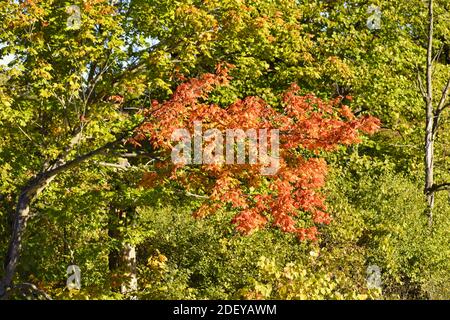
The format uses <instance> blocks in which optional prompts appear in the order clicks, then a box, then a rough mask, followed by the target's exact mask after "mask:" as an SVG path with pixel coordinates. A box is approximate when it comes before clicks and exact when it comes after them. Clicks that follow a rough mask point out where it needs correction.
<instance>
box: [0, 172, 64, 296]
mask: <svg viewBox="0 0 450 320" xmlns="http://www.w3.org/2000/svg"><path fill="white" fill-rule="evenodd" d="M55 177H56V173H55V174H54V175H49V176H44V175H42V176H41V177H40V178H37V179H34V180H32V181H31V182H30V184H29V185H28V186H27V187H25V188H24V190H23V191H22V193H21V194H20V196H19V200H18V202H17V206H16V212H15V214H14V221H13V227H12V233H11V238H10V241H9V246H8V252H7V254H6V259H5V274H4V276H3V278H2V280H1V281H0V297H2V296H3V295H4V294H5V293H6V290H7V289H8V288H11V287H12V283H13V278H14V274H15V272H16V269H17V264H18V262H19V258H20V253H21V250H22V242H23V235H24V233H25V230H26V226H27V222H28V219H29V218H30V205H31V202H32V201H33V199H34V198H36V197H37V196H39V194H40V193H41V192H42V191H43V190H44V189H45V187H47V185H48V184H49V183H50V182H51V181H52V180H53V179H54V178H55Z"/></svg>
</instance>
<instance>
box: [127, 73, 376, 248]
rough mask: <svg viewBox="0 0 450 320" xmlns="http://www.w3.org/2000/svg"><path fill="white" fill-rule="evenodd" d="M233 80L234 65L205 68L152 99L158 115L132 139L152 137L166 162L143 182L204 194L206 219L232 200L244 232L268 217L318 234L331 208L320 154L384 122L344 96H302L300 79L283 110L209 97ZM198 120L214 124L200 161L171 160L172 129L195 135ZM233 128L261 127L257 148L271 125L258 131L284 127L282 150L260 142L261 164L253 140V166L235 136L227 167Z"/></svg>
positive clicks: (249, 100) (304, 235)
mask: <svg viewBox="0 0 450 320" xmlns="http://www.w3.org/2000/svg"><path fill="white" fill-rule="evenodd" d="M229 80H230V78H229V76H228V69H227V68H226V67H224V66H220V65H219V66H218V70H217V74H216V75H213V74H205V75H203V76H201V77H199V78H196V79H191V80H189V81H187V82H186V83H184V84H182V85H180V86H179V87H178V88H177V89H176V90H175V92H174V94H173V96H172V97H171V99H169V100H167V101H165V102H163V103H158V102H157V101H154V102H153V106H152V108H150V109H148V110H146V111H144V112H145V113H149V114H150V113H151V114H152V117H150V118H148V119H149V120H148V121H145V122H144V124H142V125H141V126H140V127H139V128H138V129H137V135H136V136H135V137H134V138H133V139H132V140H131V142H132V143H134V144H135V145H136V146H142V145H141V143H144V142H146V141H147V140H149V143H150V148H151V149H152V150H154V152H155V153H157V154H158V159H160V160H162V161H163V162H162V163H157V164H156V165H155V169H154V171H153V172H151V173H149V174H147V175H146V176H145V177H144V179H143V181H142V184H143V185H145V186H147V187H155V185H158V183H159V184H161V183H163V182H164V181H166V179H167V178H168V179H169V180H170V181H175V182H176V183H177V184H178V185H177V186H178V187H180V188H182V189H183V190H187V191H188V192H190V193H194V194H197V193H198V192H199V191H200V192H201V193H202V194H201V195H200V196H203V197H207V198H208V200H209V201H207V202H206V203H204V204H203V205H202V206H201V207H200V208H199V209H198V210H197V211H196V212H195V215H196V216H200V217H201V216H205V215H207V214H209V213H213V212H215V211H216V210H218V209H220V208H221V207H222V206H223V204H228V205H229V208H230V209H232V210H233V209H234V210H237V212H238V213H237V215H236V216H235V217H234V219H233V222H234V223H235V224H236V225H237V229H238V230H240V231H242V232H243V233H246V234H248V233H251V232H253V231H254V230H255V229H258V228H260V227H263V226H264V225H265V224H266V223H268V222H269V221H270V222H271V223H272V224H273V226H275V227H278V228H280V229H281V230H282V231H285V232H292V233H295V234H297V236H298V237H299V239H301V240H305V239H312V240H314V239H316V235H317V227H316V224H318V225H320V224H324V223H325V224H327V223H329V221H330V216H329V214H328V213H326V212H325V211H326V207H325V204H324V198H323V197H322V196H321V195H320V193H319V189H320V188H321V187H323V185H324V183H325V176H326V163H325V161H324V160H323V159H321V158H320V157H318V156H317V155H319V154H321V153H322V152H327V151H333V150H335V149H336V148H337V147H338V146H340V145H351V144H354V143H357V142H358V141H359V137H358V135H359V133H360V132H365V133H374V132H376V131H377V130H378V128H379V125H380V122H379V120H378V119H376V118H374V117H370V116H363V117H359V118H356V117H355V116H354V115H353V113H352V112H351V110H350V108H349V107H348V106H346V105H345V104H343V103H342V99H343V98H344V97H338V98H336V99H334V100H332V101H330V102H325V101H323V100H322V99H320V98H318V97H316V96H314V95H313V94H308V95H304V96H301V95H298V91H299V90H300V88H299V87H298V86H296V85H293V86H291V88H290V89H289V90H288V91H287V92H286V93H285V94H284V95H283V96H282V99H281V100H282V103H281V106H280V107H279V109H277V108H275V107H272V106H269V105H268V104H267V103H266V102H265V101H264V100H262V99H260V98H257V97H246V98H245V99H243V100H237V101H235V102H234V103H232V104H231V105H229V106H226V107H223V108H221V107H219V106H218V105H216V104H210V103H207V101H208V95H209V94H211V93H212V91H213V90H214V89H217V87H218V86H223V85H226V84H227V83H228V82H229ZM347 99H351V97H347ZM196 123H203V124H204V126H205V129H206V128H208V130H207V131H206V132H209V133H210V135H209V137H207V136H208V134H207V133H205V138H204V141H203V142H202V141H200V142H199V144H200V145H201V146H203V148H201V150H204V151H202V155H200V156H199V159H197V160H198V161H197V162H194V164H198V166H195V167H192V168H191V167H190V166H189V164H188V163H186V161H178V162H175V163H173V162H174V158H173V157H172V158H171V157H169V155H170V154H171V153H172V154H173V148H174V146H173V142H174V141H173V139H174V138H175V139H177V138H178V139H180V138H181V137H177V136H176V135H174V133H175V131H176V130H178V129H184V130H188V131H189V132H190V133H191V134H193V135H194V139H196V137H195V132H194V131H195V127H196V126H197V124H196ZM229 129H234V130H236V129H238V130H242V132H244V131H246V132H247V136H244V137H242V136H241V138H240V139H242V141H244V140H245V141H248V140H251V139H252V138H251V137H250V135H249V134H248V133H249V130H255V129H256V130H259V132H258V134H257V135H256V130H255V131H254V133H255V136H254V137H253V139H254V140H253V143H256V144H257V145H258V146H261V145H262V144H266V143H267V142H268V141H267V136H264V135H263V134H262V133H264V132H265V131H263V132H261V130H260V129H265V130H269V132H270V131H273V130H279V131H280V132H281V138H280V142H279V148H280V154H279V155H278V152H277V154H276V155H275V156H274V154H273V153H271V155H269V154H267V152H268V148H267V147H266V148H264V149H261V147H259V150H258V152H257V153H259V154H258V156H259V157H260V159H261V157H263V158H264V157H267V158H268V159H266V161H262V162H259V163H258V162H257V161H255V159H253V161H252V156H255V155H254V154H253V155H252V151H251V149H250V148H251V147H250V146H249V148H248V149H249V150H248V164H247V165H244V162H245V161H243V160H244V159H243V158H245V157H246V156H244V157H242V158H241V162H239V160H238V159H239V155H237V161H238V162H237V164H236V163H235V161H234V160H235V159H234V151H233V150H234V149H235V148H237V149H239V146H238V145H237V144H238V143H239V142H238V141H237V140H236V141H235V140H234V138H233V140H232V142H230V141H228V140H227V142H226V143H227V150H228V148H230V149H231V150H232V152H231V161H228V160H229V158H228V156H229V155H228V151H227V155H226V157H227V164H226V165H225V164H224V163H225V160H224V154H223V152H224V151H223V148H222V147H223V144H224V141H223V139H222V137H221V136H220V135H221V133H220V132H221V131H222V132H225V131H226V130H229ZM188 131H186V135H187V138H188V141H185V140H183V142H182V145H186V144H187V145H188V148H186V150H184V153H185V154H184V155H183V157H184V159H186V158H188V159H191V154H190V153H191V142H190V138H189V132H188ZM211 133H213V134H212V135H211ZM277 137H278V136H276V137H275V138H277ZM183 138H186V136H185V137H183ZM211 138H213V139H211ZM228 138H229V135H228V132H227V139H228ZM272 138H273V136H272ZM194 144H195V142H194ZM275 144H278V141H275V140H274V139H272V140H271V142H270V147H271V148H272V149H273V148H275ZM195 152H198V150H195V151H194V158H195V157H196V155H195ZM186 153H187V154H186ZM275 157H277V159H274V158H275ZM278 157H279V158H278ZM272 161H276V162H277V164H276V169H275V170H271V171H270V173H269V175H266V174H264V170H261V167H265V166H269V165H273V162H272ZM187 162H190V160H188V161H187ZM271 169H273V167H271ZM296 220H299V221H300V222H301V223H300V224H299V223H298V222H299V221H296Z"/></svg>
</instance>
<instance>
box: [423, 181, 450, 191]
mask: <svg viewBox="0 0 450 320" xmlns="http://www.w3.org/2000/svg"><path fill="white" fill-rule="evenodd" d="M445 190H450V183H449V182H445V183H440V184H433V186H431V188H429V189H428V190H427V192H428V193H433V192H437V191H445Z"/></svg>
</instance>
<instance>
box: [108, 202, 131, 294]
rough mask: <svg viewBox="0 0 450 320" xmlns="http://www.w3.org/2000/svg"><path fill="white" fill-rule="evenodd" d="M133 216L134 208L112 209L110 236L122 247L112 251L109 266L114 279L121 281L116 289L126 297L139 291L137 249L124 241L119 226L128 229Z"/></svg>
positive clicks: (116, 285)
mask: <svg viewBox="0 0 450 320" xmlns="http://www.w3.org/2000/svg"><path fill="white" fill-rule="evenodd" d="M133 214H134V209H133V208H127V209H126V210H120V209H117V208H115V207H112V208H111V216H110V219H109V230H108V235H109V237H110V238H111V239H115V240H117V241H119V242H120V245H119V248H116V249H112V250H110V252H109V256H108V259H109V261H108V265H109V270H110V271H111V272H112V273H113V275H114V277H117V279H118V280H119V283H116V284H115V285H114V287H115V288H116V289H117V290H120V292H121V293H122V294H124V295H127V294H131V293H133V292H135V291H137V274H136V248H135V246H134V245H131V244H129V243H127V242H125V241H124V235H123V233H122V232H121V231H119V226H122V227H127V226H128V225H129V224H130V222H131V223H132V217H133Z"/></svg>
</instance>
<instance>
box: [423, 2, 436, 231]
mask: <svg viewBox="0 0 450 320" xmlns="http://www.w3.org/2000/svg"><path fill="white" fill-rule="evenodd" d="M428 17H429V25H428V47H427V71H426V77H427V92H426V97H425V100H426V126H425V195H426V197H427V203H428V223H429V225H430V226H431V225H432V223H433V207H434V191H433V189H432V187H433V183H434V181H433V178H434V176H433V175H434V173H433V168H434V133H435V129H436V128H435V125H434V123H435V115H434V110H433V24H434V16H433V1H432V0H430V1H429V2H428Z"/></svg>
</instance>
